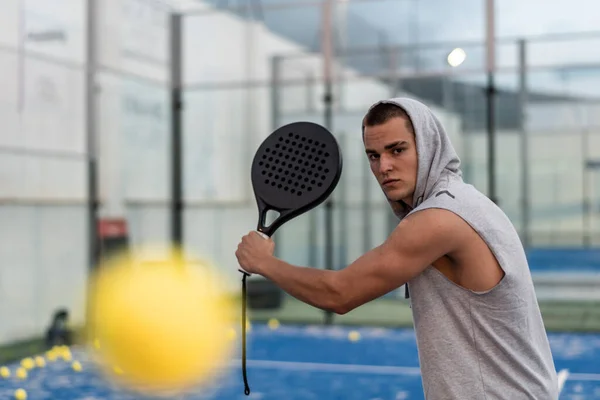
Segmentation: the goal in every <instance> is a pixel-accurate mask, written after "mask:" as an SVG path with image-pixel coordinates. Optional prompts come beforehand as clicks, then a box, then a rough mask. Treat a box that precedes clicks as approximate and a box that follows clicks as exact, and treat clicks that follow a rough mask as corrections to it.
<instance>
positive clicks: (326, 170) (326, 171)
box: [319, 167, 329, 174]
mask: <svg viewBox="0 0 600 400" xmlns="http://www.w3.org/2000/svg"><path fill="white" fill-rule="evenodd" d="M319 168H321V167H319ZM325 173H326V174H327V173H329V170H328V169H327V168H325Z"/></svg>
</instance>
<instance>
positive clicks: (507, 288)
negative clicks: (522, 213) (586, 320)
mask: <svg viewBox="0 0 600 400" xmlns="http://www.w3.org/2000/svg"><path fill="white" fill-rule="evenodd" d="M363 142H364V146H365V151H366V154H367V157H368V159H369V162H370V165H371V170H372V172H373V174H374V175H375V177H376V178H377V181H378V182H379V184H380V185H381V188H382V189H383V192H384V194H385V196H386V198H387V200H388V202H389V203H390V205H391V207H392V209H393V211H394V213H395V214H396V216H398V218H400V220H401V221H400V223H399V224H398V226H397V227H396V229H395V230H394V231H393V232H392V233H391V234H390V236H389V238H388V239H387V240H386V241H385V243H383V244H381V245H380V246H379V247H377V248H375V249H373V250H371V251H369V252H368V253H366V254H364V255H363V256H361V257H360V258H358V259H357V260H356V261H354V262H353V263H352V264H350V265H349V266H347V267H346V268H344V269H342V270H339V271H327V270H319V269H313V268H305V267H299V266H293V265H290V264H288V263H286V262H284V261H282V260H279V259H277V258H275V257H274V256H273V250H274V243H273V241H272V240H270V239H269V240H265V239H263V238H262V237H261V236H260V235H259V234H258V233H255V232H251V233H250V234H248V235H246V236H244V237H243V238H242V241H241V243H240V244H239V246H238V250H237V252H236V256H237V258H238V261H239V264H240V266H241V267H242V268H243V269H244V270H246V271H247V272H249V273H256V274H260V275H263V276H264V277H266V278H268V279H270V280H272V281H273V282H275V283H276V284H277V285H278V286H280V287H281V288H282V289H283V290H285V291H287V292H288V293H290V294H291V295H292V296H294V297H296V298H298V299H300V300H302V301H304V302H306V303H308V304H311V305H312V306H314V307H318V308H321V309H324V310H331V311H333V312H336V313H338V314H344V313H347V312H348V311H351V310H353V309H354V308H356V307H359V306H360V305H362V304H365V303H366V302H368V301H371V300H373V299H376V298H378V297H380V296H382V295H384V294H386V293H388V292H390V291H391V290H394V289H396V288H398V287H400V286H402V285H404V284H407V287H408V289H409V293H410V303H411V307H412V312H413V319H414V326H415V332H416V338H417V345H418V350H419V361H420V366H421V371H422V380H423V389H424V392H425V398H426V399H431V400H438V399H444V400H447V399H452V400H454V399H457V400H458V399H460V400H467V399H473V400H475V399H477V400H480V399H490V400H491V399H506V400H517V399H528V400H556V399H558V383H557V376H556V370H555V367H554V362H553V358H552V354H551V352H550V346H549V343H548V338H547V335H546V331H545V328H544V324H543V321H542V317H541V314H540V310H539V307H538V303H537V299H536V295H535V291H534V287H533V283H532V279H531V275H530V272H529V267H528V263H527V259H526V257H525V252H524V250H523V247H522V245H521V242H520V240H519V236H518V235H517V232H516V231H515V229H514V228H513V225H512V224H511V222H510V220H509V219H508V218H507V217H506V215H505V214H504V213H503V212H502V210H500V208H498V207H497V206H496V205H495V204H494V203H493V202H492V201H490V200H489V199H488V198H487V197H485V196H484V195H483V194H481V193H480V192H478V191H477V190H476V189H475V188H474V187H473V186H471V185H468V184H466V183H464V182H463V180H462V174H461V171H460V169H459V167H460V160H459V158H458V156H457V155H456V152H455V150H454V148H453V147H452V144H451V143H450V140H449V139H448V136H447V135H446V132H445V130H444V128H443V127H442V125H441V123H440V122H439V120H438V119H437V118H436V117H435V116H434V114H433V113H432V112H431V110H430V109H429V108H427V107H426V106H425V105H423V104H421V103H419V102H417V101H414V100H410V99H404V98H399V99H391V100H387V101H381V102H378V103H376V104H375V105H373V106H372V107H371V108H370V109H369V111H368V113H367V115H366V116H365V118H364V120H363Z"/></svg>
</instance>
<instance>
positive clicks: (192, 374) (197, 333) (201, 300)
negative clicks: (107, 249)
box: [88, 253, 237, 392]
mask: <svg viewBox="0 0 600 400" xmlns="http://www.w3.org/2000/svg"><path fill="white" fill-rule="evenodd" d="M179 254H180V253H177V254H175V256H174V257H171V258H168V259H165V260H158V261H152V262H151V263H150V262H143V261H142V260H140V259H137V258H136V257H135V255H133V254H131V255H129V256H123V257H119V258H113V259H112V260H111V261H110V262H109V263H107V264H106V265H102V266H100V267H99V268H98V270H97V274H96V275H95V276H94V277H93V279H92V282H91V285H90V291H89V293H90V301H89V305H90V308H89V315H90V318H89V326H88V329H89V332H88V336H89V338H90V340H98V341H99V342H100V343H102V346H101V347H100V349H98V352H97V358H98V361H99V363H100V366H101V367H102V368H103V369H104V371H105V372H106V373H107V374H108V375H109V376H112V377H113V378H114V379H115V380H117V381H119V382H120V383H122V384H124V385H127V386H129V387H132V388H133V389H138V390H140V391H145V392H157V391H163V390H164V391H169V392H176V391H180V390H181V391H183V390H186V389H188V388H190V387H193V386H198V385H201V384H203V383H207V382H209V381H212V380H213V379H214V378H215V377H216V376H217V375H218V374H220V373H222V372H223V368H225V366H226V365H229V363H230V360H229V358H230V356H231V355H232V351H233V349H234V343H233V342H232V341H231V340H229V339H228V338H227V335H225V334H224V332H226V331H227V328H230V327H231V326H233V323H234V319H233V317H234V315H235V314H236V313H235V311H236V310H237V308H235V307H234V304H233V302H232V301H231V300H230V299H229V298H228V297H227V293H226V292H225V291H224V288H225V287H224V284H225V282H224V280H223V279H222V278H221V277H220V276H218V275H217V273H216V271H215V270H214V269H211V268H209V266H207V265H204V264H200V265H199V264H198V263H194V264H192V263H190V262H186V261H185V260H184V259H183V257H182V256H180V255H179ZM92 338H93V339H92ZM115 366H118V368H119V371H122V374H119V373H117V372H116V371H115V369H114V368H115ZM117 375H118V376H117Z"/></svg>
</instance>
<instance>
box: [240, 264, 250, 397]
mask: <svg viewBox="0 0 600 400" xmlns="http://www.w3.org/2000/svg"><path fill="white" fill-rule="evenodd" d="M240 272H241V273H242V274H244V276H243V277H242V374H243V375H244V393H245V394H246V396H248V395H249V394H250V386H249V385H248V377H247V376H246V277H248V276H250V274H248V273H247V272H245V271H242V270H240Z"/></svg>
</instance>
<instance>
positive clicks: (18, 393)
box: [15, 389, 27, 400]
mask: <svg viewBox="0 0 600 400" xmlns="http://www.w3.org/2000/svg"><path fill="white" fill-rule="evenodd" d="M15 399H16V400H26V399H27V392H26V391H25V390H24V389H17V390H15Z"/></svg>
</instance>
